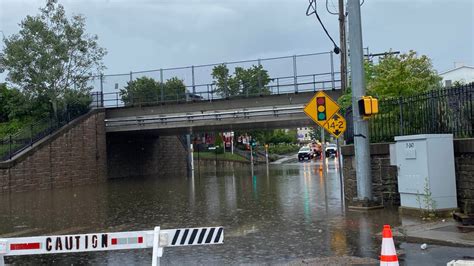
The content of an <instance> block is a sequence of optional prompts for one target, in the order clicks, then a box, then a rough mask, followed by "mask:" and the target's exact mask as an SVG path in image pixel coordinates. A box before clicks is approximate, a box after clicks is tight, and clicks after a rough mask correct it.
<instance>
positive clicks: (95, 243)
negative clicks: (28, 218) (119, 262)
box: [0, 227, 224, 266]
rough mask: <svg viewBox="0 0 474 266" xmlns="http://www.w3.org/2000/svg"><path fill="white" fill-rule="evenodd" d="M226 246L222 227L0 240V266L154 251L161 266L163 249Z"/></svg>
mask: <svg viewBox="0 0 474 266" xmlns="http://www.w3.org/2000/svg"><path fill="white" fill-rule="evenodd" d="M223 243H224V228H223V227H200V228H181V229H167V230H160V227H155V229H154V230H149V231H133V232H114V233H95V234H77V235H56V236H35V237H18V238H4V239H0V266H3V265H4V259H3V257H5V256H21V255H41V254H55V253H72V252H91V251H112V250H124V249H143V248H153V258H152V265H157V264H158V263H159V258H160V257H161V256H162V255H163V248H164V247H177V246H193V245H214V244H223Z"/></svg>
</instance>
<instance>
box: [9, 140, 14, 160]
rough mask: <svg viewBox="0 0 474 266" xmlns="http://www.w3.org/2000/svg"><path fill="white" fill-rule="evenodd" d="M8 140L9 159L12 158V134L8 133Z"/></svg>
mask: <svg viewBox="0 0 474 266" xmlns="http://www.w3.org/2000/svg"><path fill="white" fill-rule="evenodd" d="M9 138H10V139H9V142H8V146H9V147H8V155H9V157H10V159H11V158H12V141H13V140H12V135H11V134H10V137H9Z"/></svg>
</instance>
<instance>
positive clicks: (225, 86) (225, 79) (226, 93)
mask: <svg viewBox="0 0 474 266" xmlns="http://www.w3.org/2000/svg"><path fill="white" fill-rule="evenodd" d="M224 66H225V67H226V68H227V65H226V64H225V63H224ZM227 77H228V76H226V77H225V78H224V96H225V98H227V97H228V96H229V95H228V91H229V89H228V88H227V85H228V82H227Z"/></svg>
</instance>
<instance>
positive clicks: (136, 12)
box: [0, 0, 474, 81]
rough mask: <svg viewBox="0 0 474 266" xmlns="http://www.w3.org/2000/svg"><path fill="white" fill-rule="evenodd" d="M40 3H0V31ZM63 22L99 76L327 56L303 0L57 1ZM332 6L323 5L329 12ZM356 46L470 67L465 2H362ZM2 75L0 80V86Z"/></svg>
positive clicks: (471, 14) (473, 29)
mask: <svg viewBox="0 0 474 266" xmlns="http://www.w3.org/2000/svg"><path fill="white" fill-rule="evenodd" d="M318 2H319V3H321V4H320V6H319V8H318V9H319V13H320V14H321V18H322V19H323V21H324V23H325V24H326V26H327V28H328V30H329V32H330V33H331V35H332V36H333V38H334V39H335V40H338V21H337V16H334V15H330V14H329V13H328V12H327V11H326V9H325V7H324V3H325V1H324V0H318ZM44 3H45V1H42V0H41V1H40V0H38V1H36V0H0V30H1V31H3V33H4V34H5V35H6V36H9V35H11V34H14V33H16V32H17V31H18V30H19V27H18V23H19V22H20V21H21V20H22V19H23V18H24V17H25V16H26V15H28V14H36V13H38V8H39V7H41V6H43V5H44ZM60 3H62V4H63V5H64V6H65V8H66V12H67V14H68V15H71V14H73V13H74V14H77V13H80V14H83V15H84V16H85V17H86V21H87V31H88V32H89V33H93V34H97V35H98V36H99V42H100V44H101V45H102V46H103V47H105V48H106V49H107V50H108V54H107V56H106V57H105V64H106V66H107V68H108V69H107V70H106V73H127V72H129V71H130V70H133V71H138V70H146V69H156V68H160V67H175V66H185V65H192V64H195V65H196V64H206V63H214V62H223V61H231V60H243V59H254V58H262V57H267V56H285V55H293V54H301V53H310V52H322V51H329V50H331V49H332V48H333V47H332V44H331V43H330V41H329V40H328V38H327V37H326V36H325V34H324V32H323V30H322V28H321V27H320V25H319V24H318V23H317V21H316V20H315V18H314V17H306V15H305V11H306V7H307V5H308V1H307V0H148V1H147V0H133V1H132V0H60ZM335 7H337V0H329V8H330V9H331V10H333V11H337V10H336V9H335ZM362 24H363V29H362V31H363V38H364V40H363V42H364V46H365V47H369V48H370V52H372V53H376V52H384V51H388V50H390V49H393V50H400V51H402V52H406V51H408V50H410V49H413V50H416V51H418V52H419V53H421V54H426V55H428V56H429V57H430V58H432V60H433V65H434V66H435V68H436V69H437V70H438V71H440V72H441V71H444V70H447V69H450V68H452V67H453V65H454V62H455V61H456V62H464V63H466V64H468V65H474V1H473V0H365V4H364V5H363V6H362ZM3 79H4V75H2V76H1V80H0V81H2V80H3Z"/></svg>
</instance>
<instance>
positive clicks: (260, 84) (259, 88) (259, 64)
mask: <svg viewBox="0 0 474 266" xmlns="http://www.w3.org/2000/svg"><path fill="white" fill-rule="evenodd" d="M257 62H258V67H260V66H261V65H262V64H261V60H260V59H258V60H257ZM258 91H259V92H260V94H262V77H261V76H260V71H258Z"/></svg>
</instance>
